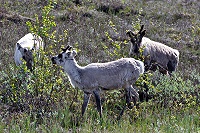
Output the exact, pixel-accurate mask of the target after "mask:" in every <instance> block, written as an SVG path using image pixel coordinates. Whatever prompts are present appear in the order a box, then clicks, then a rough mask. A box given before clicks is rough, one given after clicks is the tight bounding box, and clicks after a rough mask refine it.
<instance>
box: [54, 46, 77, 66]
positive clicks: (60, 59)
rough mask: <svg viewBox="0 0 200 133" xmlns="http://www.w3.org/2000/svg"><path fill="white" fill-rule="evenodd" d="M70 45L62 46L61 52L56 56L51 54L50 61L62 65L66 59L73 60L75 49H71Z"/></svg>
mask: <svg viewBox="0 0 200 133" xmlns="http://www.w3.org/2000/svg"><path fill="white" fill-rule="evenodd" d="M71 49H72V46H70V45H67V47H66V48H62V50H63V52H62V53H60V54H58V55H57V56H53V57H52V58H51V61H52V63H53V64H57V65H59V66H64V65H65V63H66V61H67V60H73V59H74V57H75V56H76V51H75V50H73V51H71Z"/></svg>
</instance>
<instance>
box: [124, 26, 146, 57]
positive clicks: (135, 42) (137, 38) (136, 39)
mask: <svg viewBox="0 0 200 133" xmlns="http://www.w3.org/2000/svg"><path fill="white" fill-rule="evenodd" d="M143 28H144V25H142V26H141V29H140V31H139V32H138V33H133V32H132V31H128V32H127V33H126V34H127V35H128V36H129V37H130V39H131V43H132V49H131V51H130V54H132V50H134V53H139V48H140V44H141V42H142V38H143V37H144V35H145V32H146V30H143Z"/></svg>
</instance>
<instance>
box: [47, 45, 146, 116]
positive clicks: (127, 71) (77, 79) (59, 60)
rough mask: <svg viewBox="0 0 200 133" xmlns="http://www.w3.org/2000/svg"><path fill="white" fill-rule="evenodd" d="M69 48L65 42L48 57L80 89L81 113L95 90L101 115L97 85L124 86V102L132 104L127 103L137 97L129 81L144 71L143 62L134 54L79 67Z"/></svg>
mask: <svg viewBox="0 0 200 133" xmlns="http://www.w3.org/2000/svg"><path fill="white" fill-rule="evenodd" d="M71 48H72V47H71V46H69V45H68V46H67V48H66V49H63V52H62V53H60V54H58V55H57V56H54V57H52V59H51V60H52V63H53V64H57V65H59V66H62V67H63V68H64V71H65V72H66V73H67V75H68V78H69V80H70V83H71V84H72V86H73V87H78V88H79V89H81V90H83V92H84V102H83V105H82V116H83V115H84V113H85V110H86V108H87V105H88V102H89V99H90V96H91V94H94V96H95V99H96V104H97V110H98V112H99V114H100V117H102V107H101V98H100V89H102V90H112V89H120V88H125V89H126V102H127V104H128V105H129V108H131V105H130V103H131V102H136V101H137V100H138V97H139V96H138V93H137V92H136V90H135V89H134V88H133V86H132V84H133V83H135V81H136V80H137V79H138V78H139V76H140V74H142V73H143V72H144V63H143V62H141V61H139V60H135V59H134V58H121V59H119V60H116V61H112V62H107V63H92V64H88V65H86V66H84V67H82V66H79V65H78V64H77V62H76V60H75V58H74V57H75V56H76V51H74V50H73V51H71ZM131 100H132V101H131ZM125 106H126V105H125ZM124 109H125V108H124Z"/></svg>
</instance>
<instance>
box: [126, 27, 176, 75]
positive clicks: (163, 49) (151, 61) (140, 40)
mask: <svg viewBox="0 0 200 133" xmlns="http://www.w3.org/2000/svg"><path fill="white" fill-rule="evenodd" d="M143 28H144V25H142V26H141V29H140V31H139V32H138V33H133V32H132V31H128V32H127V35H128V36H129V37H130V41H131V43H132V44H131V49H130V53H129V55H130V56H131V55H132V54H136V55H137V54H138V53H139V49H140V48H144V51H143V55H144V57H145V59H144V64H145V71H147V70H152V69H153V67H152V66H154V67H155V65H156V66H158V67H159V69H160V72H161V73H164V74H167V73H168V72H169V74H171V73H172V72H173V71H175V70H176V68H177V66H178V62H179V51H178V50H176V49H173V48H171V47H169V46H167V45H164V44H162V43H159V42H156V41H152V40H150V39H149V38H147V37H144V35H145V32H146V30H143Z"/></svg>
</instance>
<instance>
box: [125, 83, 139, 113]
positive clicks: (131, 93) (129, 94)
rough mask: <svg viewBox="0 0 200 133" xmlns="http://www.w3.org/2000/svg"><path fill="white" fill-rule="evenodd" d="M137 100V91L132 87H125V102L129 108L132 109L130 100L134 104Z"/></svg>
mask: <svg viewBox="0 0 200 133" xmlns="http://www.w3.org/2000/svg"><path fill="white" fill-rule="evenodd" d="M138 100H139V94H138V93H137V91H136V90H135V89H134V88H133V87H132V86H130V87H128V88H127V89H126V103H127V105H128V108H129V109H132V108H133V106H132V105H131V102H134V104H136V102H137V101H138Z"/></svg>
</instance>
